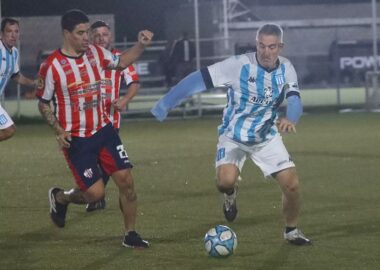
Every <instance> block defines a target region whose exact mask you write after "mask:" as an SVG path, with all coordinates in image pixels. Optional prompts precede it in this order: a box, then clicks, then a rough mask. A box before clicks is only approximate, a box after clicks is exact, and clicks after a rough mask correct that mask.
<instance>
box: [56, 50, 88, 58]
mask: <svg viewBox="0 0 380 270" xmlns="http://www.w3.org/2000/svg"><path fill="white" fill-rule="evenodd" d="M58 51H59V53H60V54H62V55H63V56H64V57H67V58H72V59H79V58H81V57H82V56H83V55H84V52H83V53H81V54H80V55H78V56H71V55H67V54H65V53H63V52H62V49H61V48H59V49H58Z"/></svg>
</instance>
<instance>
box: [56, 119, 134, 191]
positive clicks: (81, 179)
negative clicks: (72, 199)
mask: <svg viewBox="0 0 380 270" xmlns="http://www.w3.org/2000/svg"><path fill="white" fill-rule="evenodd" d="M63 152H64V155H65V158H66V161H67V163H68V165H69V167H70V169H71V172H72V174H73V175H74V178H75V181H76V183H77V184H78V186H79V188H80V189H81V190H82V191H86V190H87V189H88V188H89V187H91V186H92V185H93V184H94V183H95V182H96V181H98V180H99V179H100V178H102V172H101V170H100V168H102V170H104V172H105V173H106V174H108V175H112V174H113V173H114V172H116V171H119V170H123V169H128V168H132V167H133V166H132V164H131V163H130V162H129V159H128V154H127V152H126V151H125V149H124V146H123V144H122V142H121V140H120V137H119V135H118V134H117V132H116V131H115V129H114V128H113V126H112V125H111V124H108V125H106V126H105V127H103V128H101V129H100V130H99V131H98V132H96V133H95V134H94V135H92V136H91V137H89V138H81V137H72V140H71V143H70V148H65V149H63Z"/></svg>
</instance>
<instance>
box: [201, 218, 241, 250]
mask: <svg viewBox="0 0 380 270" xmlns="http://www.w3.org/2000/svg"><path fill="white" fill-rule="evenodd" d="M236 247H237V238H236V234H235V232H234V231H233V230H231V228H229V227H227V226H225V225H216V226H215V227H213V228H211V229H210V230H209V231H208V232H207V233H206V235H205V248H206V251H207V253H208V254H209V255H210V256H212V257H227V256H230V255H231V254H233V253H234V251H235V249H236Z"/></svg>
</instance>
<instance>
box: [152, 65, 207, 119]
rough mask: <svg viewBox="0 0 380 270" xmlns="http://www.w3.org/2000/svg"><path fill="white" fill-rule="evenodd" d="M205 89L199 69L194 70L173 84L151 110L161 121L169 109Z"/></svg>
mask: <svg viewBox="0 0 380 270" xmlns="http://www.w3.org/2000/svg"><path fill="white" fill-rule="evenodd" d="M206 89H207V87H206V84H205V82H204V80H203V76H202V73H201V71H199V70H198V71H194V72H193V73H191V74H189V75H188V76H187V77H185V78H184V79H182V80H181V81H180V82H179V83H178V84H176V85H175V86H173V87H172V88H171V89H170V91H169V92H168V93H167V94H166V95H165V96H163V97H162V98H160V100H158V101H157V103H156V104H155V105H154V107H153V108H152V110H151V113H152V114H153V115H154V116H155V117H156V118H157V120H159V121H163V120H164V119H165V118H166V116H167V115H168V113H169V111H170V110H171V109H173V108H174V107H176V106H177V105H179V104H180V103H181V102H183V101H184V100H185V99H186V98H188V97H190V96H192V95H194V94H196V93H200V92H202V91H205V90H206Z"/></svg>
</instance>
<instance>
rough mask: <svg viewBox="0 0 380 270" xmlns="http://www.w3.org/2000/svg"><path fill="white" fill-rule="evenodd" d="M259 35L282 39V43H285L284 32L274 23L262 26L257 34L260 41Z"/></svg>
mask: <svg viewBox="0 0 380 270" xmlns="http://www.w3.org/2000/svg"><path fill="white" fill-rule="evenodd" d="M259 35H268V36H276V37H279V38H280V42H281V43H282V42H283V37H284V31H283V30H282V28H281V26H279V25H278V24H274V23H268V24H264V25H262V26H261V27H260V28H259V30H257V33H256V40H259Z"/></svg>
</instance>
